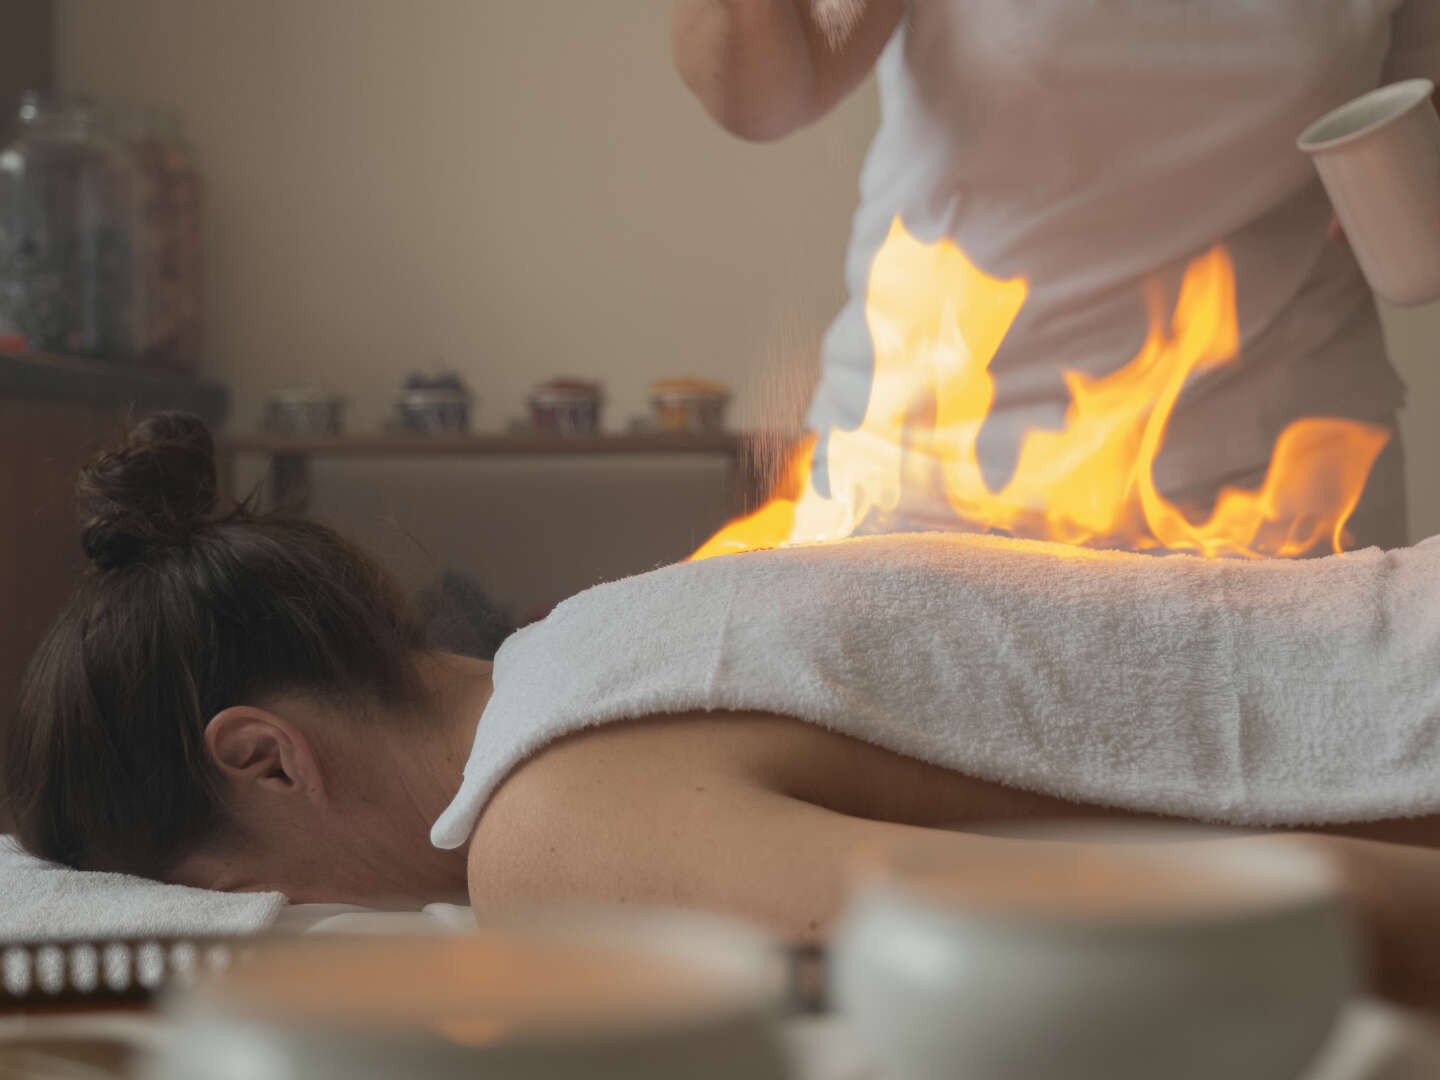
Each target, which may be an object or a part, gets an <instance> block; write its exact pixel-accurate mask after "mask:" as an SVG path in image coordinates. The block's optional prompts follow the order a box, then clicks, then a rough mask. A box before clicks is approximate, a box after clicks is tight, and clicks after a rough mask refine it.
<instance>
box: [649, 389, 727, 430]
mask: <svg viewBox="0 0 1440 1080" xmlns="http://www.w3.org/2000/svg"><path fill="white" fill-rule="evenodd" d="M729 402H730V388H729V387H728V386H726V385H725V384H724V383H719V382H712V381H711V380H709V379H691V378H680V379H656V380H655V381H654V382H652V383H651V384H650V408H651V409H652V410H653V412H654V414H655V426H656V427H658V428H659V429H660V430H661V431H676V432H681V431H685V432H690V433H691V434H701V433H705V434H709V433H713V432H718V431H724V430H725V406H726V405H727V404H729Z"/></svg>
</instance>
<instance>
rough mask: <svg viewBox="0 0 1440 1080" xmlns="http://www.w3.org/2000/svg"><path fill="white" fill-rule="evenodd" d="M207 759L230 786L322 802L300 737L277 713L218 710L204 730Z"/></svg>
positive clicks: (233, 708)
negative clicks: (243, 786)
mask: <svg viewBox="0 0 1440 1080" xmlns="http://www.w3.org/2000/svg"><path fill="white" fill-rule="evenodd" d="M205 747H206V749H207V750H208V751H209V753H210V760H211V761H212V762H214V764H215V767H216V768H217V769H219V770H220V774H221V775H222V776H224V777H225V778H226V780H228V781H229V782H230V783H232V784H237V785H253V788H252V790H257V791H264V792H268V793H270V794H274V795H301V796H303V797H305V798H307V799H312V800H313V799H318V798H323V797H324V794H325V788H324V784H323V783H322V778H321V775H320V769H319V766H318V763H317V762H316V760H315V755H314V753H313V752H312V750H311V747H310V744H309V741H308V740H307V739H306V738H305V735H304V733H303V732H302V731H301V730H300V729H299V728H298V727H297V726H296V725H295V724H293V723H292V722H290V721H289V720H288V719H286V718H285V717H284V716H282V715H281V714H279V713H274V712H271V711H270V710H268V709H257V708H253V707H251V706H249V705H233V706H231V707H230V708H228V709H222V710H221V711H220V712H218V713H216V714H215V715H214V716H212V717H211V718H210V722H209V723H208V724H206V725H205Z"/></svg>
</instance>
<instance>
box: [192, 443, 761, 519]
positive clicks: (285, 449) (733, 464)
mask: <svg viewBox="0 0 1440 1080" xmlns="http://www.w3.org/2000/svg"><path fill="white" fill-rule="evenodd" d="M787 441H788V440H787V439H785V438H784V437H783V436H781V435H779V434H777V433H774V432H733V431H732V432H720V433H716V434H711V435H691V434H685V433H677V432H662V431H657V432H647V433H644V434H625V435H547V434H541V433H539V432H513V433H509V434H498V433H497V434H490V435H418V434H417V435H412V434H406V433H401V432H392V433H384V434H371V435H333V436H303V435H272V434H270V433H268V432H234V433H231V434H229V435H225V436H222V437H221V439H220V450H221V453H222V455H223V456H224V457H226V458H228V459H230V461H231V463H232V466H233V461H234V459H235V458H236V457H238V456H239V455H241V454H261V455H263V456H265V457H267V458H269V459H270V462H269V474H270V479H269V484H268V489H269V497H270V499H271V501H273V502H274V503H275V504H276V505H279V506H285V507H288V508H289V509H291V510H295V511H298V512H301V513H303V512H304V510H305V508H306V506H307V505H308V504H309V501H310V462H311V460H312V459H314V458H318V457H340V458H365V457H369V458H377V457H402V458H403V457H428V458H434V457H450V458H466V457H469V458H492V459H501V458H520V457H592V458H593V457H597V456H598V457H621V456H625V455H630V456H634V455H659V454H693V455H710V456H713V457H720V458H723V459H724V460H725V463H726V474H727V481H726V484H727V487H728V488H729V491H730V499H731V503H732V506H733V507H734V508H735V512H737V513H740V512H744V511H746V510H749V509H751V508H753V507H754V506H755V505H757V503H758V501H759V499H760V497H761V495H762V494H763V492H762V491H761V488H762V487H763V486H764V484H765V482H766V478H765V477H763V476H762V475H761V465H762V463H761V462H760V461H758V460H757V455H756V454H754V453H752V452H751V449H752V448H753V447H756V446H771V447H773V446H780V445H783V444H784V443H786V442H787ZM231 487H232V489H233V487H234V480H233V473H231Z"/></svg>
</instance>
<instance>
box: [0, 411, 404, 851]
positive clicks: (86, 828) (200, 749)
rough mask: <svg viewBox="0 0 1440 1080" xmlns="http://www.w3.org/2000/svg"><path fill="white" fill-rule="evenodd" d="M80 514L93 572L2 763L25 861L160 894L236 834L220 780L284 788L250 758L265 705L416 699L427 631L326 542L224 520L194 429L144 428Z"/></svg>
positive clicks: (259, 753)
mask: <svg viewBox="0 0 1440 1080" xmlns="http://www.w3.org/2000/svg"><path fill="white" fill-rule="evenodd" d="M78 497H79V506H80V514H81V520H82V528H81V540H82V544H83V547H84V550H85V553H86V555H87V556H88V558H89V560H90V566H89V568H88V569H87V571H86V573H85V574H84V576H83V578H82V580H81V581H80V582H79V584H78V586H77V587H76V589H75V592H74V595H73V596H72V598H71V600H70V602H69V605H68V607H67V608H66V610H65V611H64V613H63V614H62V615H61V617H60V619H59V620H58V622H57V623H56V624H55V626H54V627H53V628H52V630H51V631H50V633H49V635H48V636H47V637H46V639H45V641H44V642H43V643H42V644H41V646H40V648H39V650H38V651H37V653H36V655H35V657H34V659H33V660H32V662H31V664H30V668H29V671H28V672H27V674H26V678H25V682H24V685H23V687H22V690H21V697H20V705H19V710H18V714H17V715H16V717H15V719H14V721H13V722H12V723H11V724H10V726H9V731H8V733H7V745H6V747H5V754H4V778H3V791H4V795H5V798H6V801H7V803H8V804H9V809H10V812H11V815H12V816H13V818H14V821H15V827H16V831H17V833H18V835H19V837H20V840H21V842H22V843H23V844H24V846H25V847H26V848H27V849H29V850H30V851H32V852H34V853H36V854H38V855H41V856H43V857H46V858H50V859H54V860H57V861H60V862H65V863H69V864H70V865H73V866H77V867H81V868H94V869H110V870H120V871H125V872H129V873H136V874H142V875H145V876H149V877H166V876H167V875H169V874H170V873H171V871H172V869H173V868H174V867H175V866H176V865H177V864H178V863H179V862H180V861H181V860H183V859H185V858H186V857H188V856H189V855H191V854H193V852H194V851H195V850H196V849H197V847H199V846H201V845H202V844H204V843H205V842H207V841H208V840H210V839H212V838H213V837H214V836H216V835H217V834H221V833H224V832H225V830H226V829H227V828H229V827H230V826H231V825H232V824H233V822H231V821H230V820H229V819H230V817H231V813H230V809H229V800H228V799H227V791H228V790H229V785H228V779H229V778H228V777H227V771H230V770H232V767H233V766H236V765H240V766H244V765H246V763H247V761H246V759H247V755H248V756H249V757H250V758H251V759H254V760H255V767H256V768H257V769H267V768H268V769H270V770H271V771H270V774H269V775H271V776H276V775H280V774H281V772H282V769H281V765H280V764H277V763H278V762H279V761H280V758H279V757H278V756H275V757H267V758H265V760H260V758H261V757H263V756H264V755H265V754H268V753H269V751H266V750H264V749H263V748H261V746H260V743H259V742H256V741H255V740H254V738H252V736H253V731H252V729H253V730H260V729H259V728H255V727H254V724H255V723H259V722H260V721H259V720H255V718H256V717H259V718H261V719H263V718H264V717H266V716H269V715H271V714H270V713H267V712H266V711H265V710H266V709H267V708H270V707H271V706H272V704H273V703H274V702H277V701H289V702H296V701H302V702H310V703H314V704H315V706H316V708H318V709H323V710H328V711H329V712H331V713H338V714H343V715H345V716H346V717H355V716H359V715H362V714H363V715H376V716H378V715H393V714H394V713H395V712H397V711H405V710H407V707H408V706H410V705H412V704H414V703H415V702H416V701H417V700H418V699H419V698H420V696H421V695H422V693H423V692H424V688H423V686H422V682H423V679H422V677H421V675H420V668H419V666H418V662H419V659H420V657H421V656H422V655H423V652H424V649H425V641H424V630H423V627H422V625H421V623H420V621H419V619H418V618H417V617H416V616H415V615H414V613H413V612H412V611H411V609H410V607H409V605H408V604H407V603H406V601H405V600H404V598H403V597H402V595H401V594H400V593H399V592H398V590H397V589H396V588H395V587H394V585H393V584H392V582H391V581H390V580H389V579H388V578H387V576H386V575H385V573H384V572H383V571H382V570H381V569H380V568H379V567H378V566H376V565H375V564H374V563H373V562H372V561H370V560H369V559H368V558H367V557H366V556H365V555H363V554H362V553H360V552H359V551H358V550H356V549H355V548H353V547H352V546H350V545H349V544H347V543H346V542H345V541H344V540H342V539H341V538H340V537H339V536H337V535H336V534H335V533H334V532H332V531H330V530H329V529H326V528H324V527H323V526H320V525H318V524H315V523H313V522H309V521H305V520H303V519H298V518H294V517H286V516H277V515H270V514H261V513H257V512H254V511H253V510H252V509H251V508H250V507H249V506H248V505H246V504H243V503H242V504H238V505H231V506H220V505H219V504H218V502H217V494H216V473H215V455H214V446H213V443H212V440H211V437H210V433H209V432H208V431H207V430H206V428H205V426H204V425H203V424H202V423H201V422H200V421H199V420H197V419H196V418H194V417H192V416H188V415H185V414H182V413H161V414H157V415H154V416H152V417H150V418H149V419H147V420H145V421H144V422H143V423H141V424H140V425H139V426H138V427H137V428H136V429H135V430H134V432H133V433H132V434H131V435H130V438H129V440H128V441H127V442H126V443H125V445H124V446H122V447H120V448H119V449H117V450H114V451H112V452H110V453H106V454H103V455H101V456H100V457H99V458H97V459H96V460H95V461H94V462H93V463H92V464H91V465H90V466H89V467H88V468H86V469H85V470H84V472H83V473H82V474H81V477H80V482H79V486H78ZM246 710H249V712H248V713H247V712H246ZM247 716H248V717H249V719H250V720H252V721H254V723H251V724H250V726H245V724H242V721H246V718H247ZM236 717H238V719H235V718H236ZM219 718H227V719H226V722H225V723H222V724H220V725H218V726H217V725H216V724H214V723H212V721H216V720H217V719H219ZM231 719H233V720H234V723H230V722H229V721H230V720H231ZM247 723H248V721H247ZM280 727H281V728H283V727H284V724H283V723H281V725H280ZM221 728H224V729H225V730H221ZM242 732H250V733H251V734H250V735H246V736H245V737H244V738H242V736H241V733H242ZM282 734H283V732H282ZM217 739H220V740H222V742H221V743H217ZM246 739H250V741H248V742H247V741H246ZM226 740H228V741H226ZM217 748H218V750H219V751H222V752H220V753H218V755H217ZM272 749H273V748H272ZM226 754H229V755H230V758H229V759H227V758H226V756H225V755H226Z"/></svg>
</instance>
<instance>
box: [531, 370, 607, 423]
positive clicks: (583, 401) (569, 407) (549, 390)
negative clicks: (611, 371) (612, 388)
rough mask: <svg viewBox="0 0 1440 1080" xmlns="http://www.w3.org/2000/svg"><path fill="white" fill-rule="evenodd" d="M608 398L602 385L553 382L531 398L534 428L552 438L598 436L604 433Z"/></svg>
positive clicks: (564, 379) (536, 389)
mask: <svg viewBox="0 0 1440 1080" xmlns="http://www.w3.org/2000/svg"><path fill="white" fill-rule="evenodd" d="M604 403H605V397H604V394H603V393H602V391H601V389H600V384H599V383H598V382H593V381H591V380H588V379H568V378H561V379H551V380H550V381H549V382H545V383H541V384H540V385H539V386H537V387H536V388H535V389H534V390H533V391H532V392H531V394H530V397H529V398H528V399H527V404H528V405H529V406H530V426H531V428H532V429H534V430H535V431H540V432H545V433H546V434H550V435H594V434H596V433H598V432H599V430H600V409H601V406H602V405H604Z"/></svg>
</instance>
